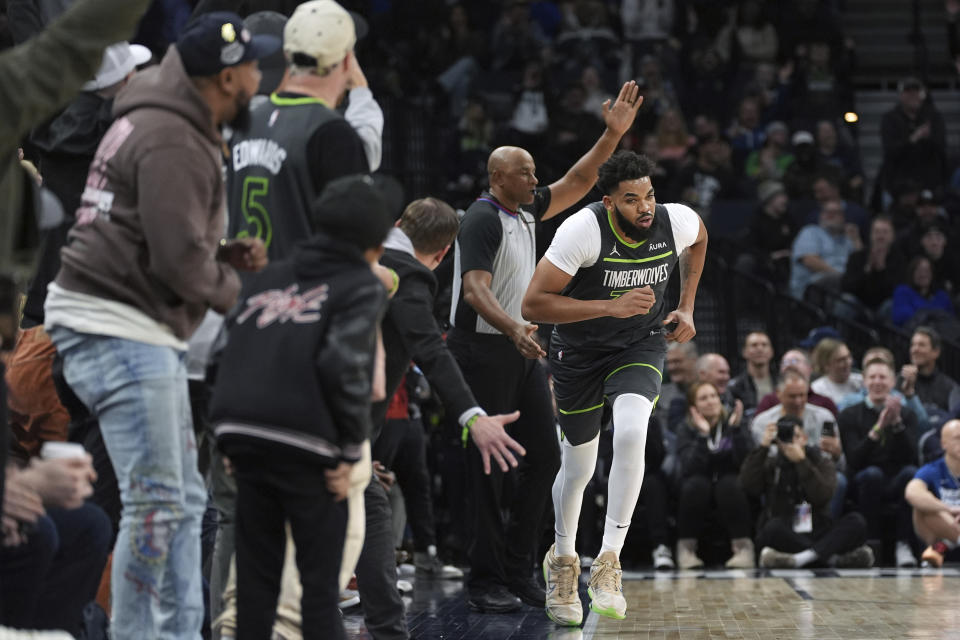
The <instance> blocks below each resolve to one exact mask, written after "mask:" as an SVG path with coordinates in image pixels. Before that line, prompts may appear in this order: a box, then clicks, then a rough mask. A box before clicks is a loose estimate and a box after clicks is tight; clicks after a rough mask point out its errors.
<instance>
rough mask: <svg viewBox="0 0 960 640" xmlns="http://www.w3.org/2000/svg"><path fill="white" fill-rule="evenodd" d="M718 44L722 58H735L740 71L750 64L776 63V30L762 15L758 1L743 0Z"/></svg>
mask: <svg viewBox="0 0 960 640" xmlns="http://www.w3.org/2000/svg"><path fill="white" fill-rule="evenodd" d="M718 44H720V45H721V47H722V52H723V55H724V57H725V58H728V59H732V60H735V61H736V62H737V64H738V66H739V68H740V70H741V71H748V72H749V71H750V68H751V67H752V66H754V65H757V64H759V63H763V62H767V63H770V62H776V59H777V50H778V47H779V39H778V37H777V31H776V29H774V27H773V25H772V24H770V22H769V21H768V19H767V16H766V15H764V5H763V2H761V0H744V1H743V2H740V3H739V6H738V7H737V17H736V22H735V23H731V24H730V25H729V26H728V27H727V29H726V30H725V32H724V33H723V34H722V37H721V38H718Z"/></svg>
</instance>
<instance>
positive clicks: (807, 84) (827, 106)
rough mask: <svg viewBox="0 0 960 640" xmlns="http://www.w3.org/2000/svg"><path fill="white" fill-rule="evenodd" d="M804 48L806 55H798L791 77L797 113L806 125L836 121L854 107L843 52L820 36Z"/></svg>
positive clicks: (845, 58)
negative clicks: (794, 70) (794, 71)
mask: <svg viewBox="0 0 960 640" xmlns="http://www.w3.org/2000/svg"><path fill="white" fill-rule="evenodd" d="M804 48H805V50H806V55H804V56H798V58H797V69H796V73H795V74H794V89H795V93H794V100H795V102H796V105H795V109H796V113H797V115H798V116H799V117H800V118H802V119H803V120H804V121H805V124H807V125H808V126H809V125H812V124H813V123H814V122H816V121H818V120H821V119H824V120H833V119H836V118H839V117H840V115H841V114H843V112H844V111H845V110H846V109H848V108H850V107H852V106H853V87H852V85H851V83H850V79H849V77H848V66H849V65H848V64H847V60H848V57H847V56H845V55H844V53H846V51H844V50H843V49H840V48H839V47H834V45H833V43H831V42H829V41H828V40H827V39H825V38H824V35H823V34H820V35H818V36H817V37H815V38H814V39H813V40H811V41H810V42H808V43H807V44H806V45H804ZM837 53H839V54H840V55H839V56H838V55H836V54H837Z"/></svg>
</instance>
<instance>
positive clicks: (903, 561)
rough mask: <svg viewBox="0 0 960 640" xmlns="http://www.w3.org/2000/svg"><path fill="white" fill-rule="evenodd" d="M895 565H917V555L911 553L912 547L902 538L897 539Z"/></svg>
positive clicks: (905, 566) (904, 566)
mask: <svg viewBox="0 0 960 640" xmlns="http://www.w3.org/2000/svg"><path fill="white" fill-rule="evenodd" d="M897 566H898V567H901V568H909V567H915V566H917V557H916V556H915V555H913V549H911V548H910V545H909V544H907V543H906V542H904V541H903V540H898V541H897Z"/></svg>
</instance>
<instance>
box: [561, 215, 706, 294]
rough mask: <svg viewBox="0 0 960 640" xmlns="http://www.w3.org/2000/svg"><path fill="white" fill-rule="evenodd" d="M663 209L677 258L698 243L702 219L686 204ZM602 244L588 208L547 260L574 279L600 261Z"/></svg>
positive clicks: (567, 226) (567, 223) (565, 229)
mask: <svg viewBox="0 0 960 640" xmlns="http://www.w3.org/2000/svg"><path fill="white" fill-rule="evenodd" d="M663 206H664V207H666V208H667V213H668V214H669V215H670V226H671V227H672V228H673V243H674V245H676V250H677V255H680V254H681V253H683V251H684V249H686V248H687V247H689V246H690V245H692V244H693V243H694V242H696V241H697V235H699V233H700V216H698V215H697V212H696V211H694V210H693V209H691V208H690V207H688V206H687V205H685V204H679V203H673V202H671V203H670V204H665V205H663ZM601 240H602V239H601V235H600V225H599V224H598V222H597V216H596V214H595V213H594V212H593V211H592V210H590V209H589V208H584V209H581V210H580V211H578V212H576V213H575V214H573V215H572V216H570V217H569V218H567V219H566V220H564V222H563V224H561V225H560V228H559V229H557V233H556V235H554V236H553V242H552V243H551V244H550V248H549V249H547V253H546V254H545V256H544V257H545V258H546V259H547V260H549V261H550V262H551V263H552V264H553V265H554V266H556V267H557V268H558V269H560V270H561V271H563V272H564V273H566V274H567V275H570V276H573V275H576V274H577V271H578V270H579V269H581V268H583V267H590V266H592V265H593V264H594V263H596V261H597V260H599V259H600V248H601V247H600V244H601Z"/></svg>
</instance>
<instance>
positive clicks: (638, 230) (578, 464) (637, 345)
mask: <svg viewBox="0 0 960 640" xmlns="http://www.w3.org/2000/svg"><path fill="white" fill-rule="evenodd" d="M653 168H654V167H653V163H652V162H651V161H650V160H649V159H648V158H646V157H645V156H640V155H637V154H636V153H633V152H629V151H626V152H619V153H617V154H615V155H614V156H613V157H612V158H610V160H608V161H607V162H605V163H604V164H603V165H602V166H601V167H600V171H599V177H598V180H597V186H598V188H599V189H600V191H601V192H602V193H603V194H604V196H603V200H602V201H601V202H595V203H593V204H591V205H589V206H588V207H586V208H585V209H583V210H581V211H579V212H578V213H576V214H574V215H573V216H572V217H571V218H569V219H568V220H567V221H565V222H564V223H563V224H562V225H561V226H560V229H558V230H557V235H556V236H555V237H554V240H553V244H551V246H550V248H549V249H548V250H547V253H546V255H545V256H544V258H543V259H542V260H541V261H540V264H539V265H537V270H536V272H535V273H534V276H533V280H532V281H531V283H530V287H529V288H528V289H527V293H526V295H525V296H524V299H523V308H522V311H523V315H524V317H525V318H530V319H531V320H536V321H543V322H552V323H556V324H557V327H556V329H555V330H554V333H553V340H552V343H551V346H550V370H551V373H552V374H553V378H554V393H555V394H556V398H557V408H558V410H559V413H560V416H559V419H560V427H561V429H562V436H563V445H562V447H561V449H562V452H563V453H562V465H561V468H560V473H559V474H558V475H557V478H556V481H555V482H554V485H553V505H554V511H555V512H556V544H555V545H554V546H553V547H551V548H550V550H549V551H548V552H547V555H546V558H544V561H543V570H544V575H545V577H546V580H547V590H548V594H549V595H548V597H547V615H548V616H550V618H551V619H553V620H554V621H555V622H557V623H559V624H564V625H579V624H580V622H581V620H582V617H583V612H582V610H581V606H580V599H579V597H578V595H577V575H578V574H579V572H580V561H579V559H578V558H577V555H576V550H575V542H576V533H577V522H578V519H579V516H580V506H581V503H582V502H583V490H584V488H585V487H586V486H587V482H588V481H589V480H590V478H591V477H592V476H593V472H594V468H595V466H596V460H597V445H598V442H599V434H600V426H601V418H602V415H603V413H604V408H605V407H606V406H607V405H608V404H609V406H610V407H611V408H612V414H613V427H614V436H613V450H614V454H613V466H612V468H611V470H610V481H609V490H608V500H607V504H608V507H607V519H606V526H605V528H604V533H603V546H602V548H601V549H600V552H599V553H598V554H597V559H596V560H595V561H594V563H593V567H592V569H591V570H590V589H589V594H590V597H591V604H590V607H591V609H593V610H594V611H595V612H597V613H600V614H602V615H606V616H610V617H613V618H618V619H622V618H624V617H625V616H626V608H627V603H626V600H625V599H624V597H623V591H622V586H621V570H620V560H619V556H620V550H621V549H622V547H623V543H624V540H625V539H626V535H627V530H628V528H629V526H630V518H631V515H632V514H633V509H634V506H635V505H636V502H637V496H638V495H639V493H640V484H641V482H642V480H643V471H644V462H643V460H644V456H643V453H644V448H645V446H646V438H647V423H648V421H649V419H650V413H651V412H652V411H653V404H654V402H655V401H656V399H657V397H658V395H659V393H660V382H661V379H662V377H663V374H662V371H663V361H664V354H665V353H666V350H667V342H668V341H671V342H672V341H676V342H686V341H688V340H690V339H691V338H693V336H694V335H695V334H696V329H695V328H694V324H693V305H694V298H695V297H696V294H697V286H698V284H699V282H700V274H701V272H702V270H703V263H704V259H705V257H706V253H707V231H706V228H705V227H704V226H703V222H702V221H701V220H700V217H699V216H698V215H697V214H696V212H694V211H693V210H692V209H690V208H689V207H686V206H684V205H680V204H669V205H657V203H656V198H655V196H654V190H653V184H652V183H651V182H650V175H651V173H652V172H653ZM678 262H679V263H680V271H681V291H680V304H679V306H678V307H677V308H676V309H675V310H673V311H670V312H669V313H667V309H666V307H665V302H664V299H665V297H666V288H667V281H668V280H669V278H670V274H671V272H672V271H673V269H674V267H675V266H676V265H677V263H678ZM671 323H676V326H675V327H674V328H673V329H672V330H670V331H669V332H668V333H666V335H664V329H663V327H664V325H668V324H671Z"/></svg>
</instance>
